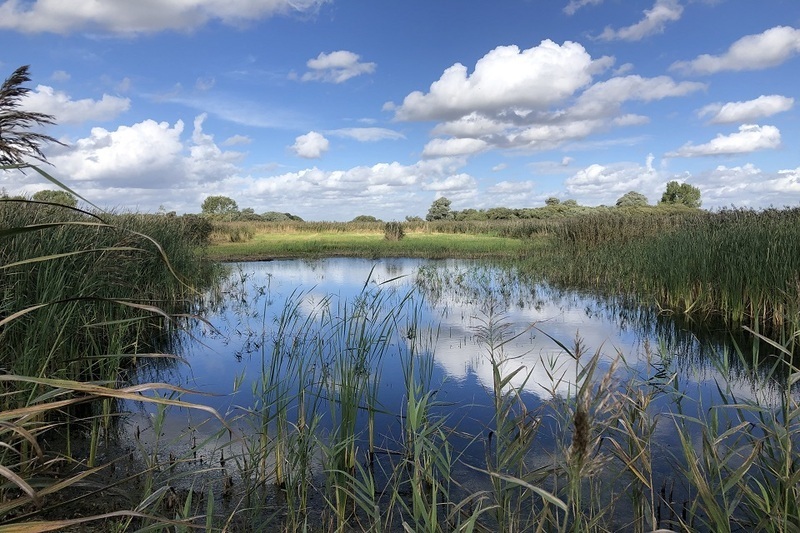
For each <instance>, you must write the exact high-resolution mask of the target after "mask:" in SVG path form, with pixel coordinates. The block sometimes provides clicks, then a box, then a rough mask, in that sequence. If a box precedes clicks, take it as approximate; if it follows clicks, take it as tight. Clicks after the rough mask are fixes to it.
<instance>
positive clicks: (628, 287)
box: [534, 208, 800, 338]
mask: <svg viewBox="0 0 800 533" xmlns="http://www.w3.org/2000/svg"><path fill="white" fill-rule="evenodd" d="M798 222H800V209H796V208H795V209H781V210H778V209H767V210H763V211H752V210H723V211H720V212H715V213H709V212H698V211H692V210H687V211H686V212H685V213H675V214H670V215H649V216H642V215H640V214H626V213H615V214H605V215H602V216H599V215H598V216H596V217H593V216H585V217H581V218H580V219H573V220H569V221H566V222H565V223H564V225H563V226H562V228H561V230H560V231H559V233H558V238H557V239H556V240H555V241H554V243H553V249H552V250H551V252H550V253H548V254H545V256H544V257H545V259H544V260H542V261H539V265H537V266H534V270H536V269H539V271H540V272H544V274H545V275H546V276H547V277H548V279H550V280H552V281H554V282H556V283H559V284H564V285H567V286H582V287H593V288H595V289H599V290H600V291H602V292H606V293H609V294H614V293H622V294H628V295H632V296H633V295H635V296H636V297H637V298H638V299H639V300H640V301H645V302H647V301H652V302H655V303H658V304H659V305H661V306H662V307H663V308H664V309H667V310H670V311H674V312H679V313H685V314H687V315H690V316H694V317H697V318H699V319H700V320H703V319H706V318H708V317H712V316H717V317H721V318H723V319H724V320H726V321H729V323H732V324H745V325H748V326H750V327H751V328H754V329H757V330H758V331H765V332H767V333H769V334H773V332H774V334H775V335H777V337H778V338H780V336H781V335H782V334H783V335H788V334H790V333H791V332H792V331H794V330H795V329H796V326H798V323H799V322H800V315H798V312H800V224H798ZM542 265H544V266H542ZM781 331H783V333H781Z"/></svg>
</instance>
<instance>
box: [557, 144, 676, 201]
mask: <svg viewBox="0 0 800 533" xmlns="http://www.w3.org/2000/svg"><path fill="white" fill-rule="evenodd" d="M660 181H661V180H660V175H659V172H658V171H657V170H655V169H654V168H653V156H652V155H649V156H648V157H647V160H646V161H645V164H644V165H641V164H637V163H627V162H621V163H615V164H611V165H599V164H593V165H589V166H588V167H586V168H583V169H581V170H579V171H578V172H576V173H575V174H574V175H573V176H571V177H569V178H567V180H566V181H565V185H566V189H567V192H568V193H569V195H570V196H573V197H575V199H576V200H577V201H578V203H580V204H582V205H614V203H615V202H616V201H617V200H618V199H619V197H620V196H622V195H623V194H625V193H627V192H628V191H637V192H640V193H642V194H644V195H645V196H648V197H653V196H654V195H655V194H656V192H657V188H658V185H659V184H660Z"/></svg>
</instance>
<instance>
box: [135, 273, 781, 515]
mask: <svg viewBox="0 0 800 533" xmlns="http://www.w3.org/2000/svg"><path fill="white" fill-rule="evenodd" d="M228 268H229V273H228V275H227V277H226V279H225V280H224V282H223V283H222V284H221V285H220V286H219V287H218V288H217V289H216V290H215V291H212V292H211V293H209V294H207V295H206V296H205V299H204V302H203V310H202V313H201V314H202V317H203V320H201V321H197V322H196V323H195V324H194V325H193V326H192V327H191V328H190V329H189V330H188V331H187V332H185V333H184V334H183V336H182V338H181V340H180V342H179V343H178V346H180V347H181V353H180V354H179V355H180V356H181V357H182V358H183V359H184V360H185V361H186V362H187V364H185V365H183V364H179V365H168V366H167V367H166V368H165V367H164V365H163V364H162V365H159V366H158V367H156V366H153V367H150V368H149V369H146V370H145V371H143V372H142V375H141V376H140V377H139V379H141V380H150V379H155V378H157V379H158V380H166V381H169V382H170V383H173V384H177V385H180V386H182V387H184V388H186V389H191V390H192V391H198V392H201V393H202V394H197V393H185V394H183V395H181V396H180V400H182V401H186V402H196V403H199V404H203V405H208V406H212V407H214V408H215V409H216V410H217V411H218V412H219V413H221V414H222V415H223V416H224V418H225V419H226V421H227V424H228V429H224V430H222V431H220V428H221V427H222V426H221V424H220V423H219V422H218V421H216V420H214V419H213V418H210V417H209V416H208V414H207V413H206V412H203V411H196V410H192V409H175V410H168V411H163V412H162V411H159V412H155V411H152V410H150V411H148V410H147V409H146V408H142V409H144V410H143V411H141V413H140V416H138V417H136V416H135V417H133V418H132V419H131V424H130V428H131V432H132V434H133V433H135V439H136V440H137V442H141V443H142V446H143V447H145V448H148V449H152V448H155V447H158V448H159V451H158V455H159V457H160V458H161V460H165V458H166V456H167V455H168V456H169V458H170V462H171V463H174V462H178V463H180V464H181V465H182V466H183V467H184V472H185V473H187V474H186V476H185V478H184V480H186V479H191V484H193V485H194V484H196V483H197V480H198V479H199V478H198V476H197V475H196V472H197V471H198V470H202V471H203V472H204V475H205V478H204V479H205V481H206V482H208V483H209V484H211V485H213V484H215V483H216V484H217V485H218V487H217V488H216V489H214V490H217V491H218V492H219V494H223V495H225V496H228V497H230V495H231V494H232V493H235V494H239V495H240V496H239V497H240V498H241V500H240V501H246V502H247V506H246V507H247V508H249V509H253V508H261V511H263V512H266V511H265V509H264V508H265V507H274V508H275V509H278V510H279V512H278V513H277V518H275V519H276V520H277V521H278V522H280V523H281V524H282V525H283V526H284V527H287V528H289V529H292V528H295V527H300V525H302V524H307V523H308V522H307V521H308V520H311V522H312V523H321V521H325V520H328V521H329V523H333V522H336V523H337V524H338V523H339V522H340V521H341V522H348V523H350V522H352V520H353V519H354V517H355V519H356V520H357V521H358V523H359V524H363V523H374V522H373V521H378V522H381V523H384V524H388V523H393V526H394V527H398V526H399V525H400V524H402V523H403V522H406V523H407V524H416V527H418V528H419V527H421V525H420V524H422V523H425V524H428V521H430V520H434V519H442V520H444V519H447V520H449V521H451V522H452V521H454V520H455V521H456V522H458V521H461V520H464V521H466V520H468V517H469V516H471V515H470V513H474V514H475V516H476V517H478V518H477V519H476V523H484V522H485V523H486V524H489V525H486V526H485V527H489V528H494V527H497V528H500V529H505V528H510V527H511V526H512V524H511V522H510V521H516V522H514V524H513V525H515V527H525V525H526V524H527V526H530V525H531V524H533V523H536V524H538V523H540V522H537V520H544V518H542V516H549V515H547V513H546V512H545V511H546V510H547V508H548V505H553V506H555V508H556V509H557V512H564V513H565V514H569V512H570V511H568V510H570V509H571V513H572V514H571V515H570V518H569V520H577V519H578V518H577V516H578V515H579V514H580V513H583V512H584V511H582V510H575V509H573V508H572V507H571V506H572V505H573V504H575V496H576V493H574V490H577V491H578V492H580V491H586V492H587V494H589V495H590V496H588V497H586V501H584V502H583V503H581V504H580V505H578V506H577V507H576V509H577V508H581V509H582V508H585V507H586V506H587V505H588V506H589V507H591V508H602V509H603V510H604V513H599V514H600V515H603V514H605V515H606V516H605V517H604V518H602V520H605V521H607V523H609V524H613V523H616V524H618V523H621V522H624V523H632V522H633V521H636V520H639V521H642V523H645V522H646V523H649V524H650V525H651V526H652V527H658V526H659V524H661V525H664V524H667V525H669V524H673V525H674V524H675V523H678V522H680V521H681V520H683V521H685V522H686V523H689V522H690V521H691V520H697V521H703V520H706V519H707V515H708V513H709V511H708V510H706V509H702V510H698V509H697V508H695V507H693V506H692V505H691V504H690V503H688V502H690V501H692V498H693V489H692V483H691V482H689V481H687V480H685V479H684V476H683V475H682V474H680V473H679V470H681V469H682V468H684V465H685V464H686V463H687V461H691V457H693V456H691V455H690V454H691V453H694V452H692V450H690V449H692V448H693V449H695V450H700V449H701V448H702V440H703V438H704V433H703V431H704V429H703V427H704V426H703V424H702V423H700V422H702V421H705V418H704V417H705V416H708V414H709V413H712V412H714V413H716V411H714V407H713V406H716V405H720V404H722V405H725V404H726V403H728V404H736V403H742V402H752V403H753V404H755V405H759V406H765V408H770V409H771V408H772V406H775V405H778V404H779V403H780V402H781V399H782V398H783V397H785V395H782V392H781V388H780V386H779V383H778V382H779V381H780V380H778V382H772V381H770V380H769V379H766V378H763V377H759V376H758V375H757V373H756V372H753V371H752V370H750V368H749V367H748V364H747V363H748V361H750V360H751V359H752V358H753V357H759V354H758V353H756V349H754V348H748V349H747V350H743V349H742V348H741V343H740V346H739V352H744V353H746V354H747V355H744V354H743V353H738V354H737V351H736V350H734V349H733V347H732V346H731V339H732V337H731V336H730V335H729V334H728V333H727V332H725V331H724V330H720V331H716V332H714V331H705V332H702V333H699V332H698V331H697V330H695V331H692V330H691V329H689V328H687V326H686V325H685V324H680V323H678V322H676V321H675V320H674V319H673V318H672V317H670V316H669V315H668V314H665V313H659V312H658V310H657V309H654V308H649V307H642V306H634V305H631V304H629V303H627V302H624V301H621V300H616V301H615V300H609V299H603V298H599V297H597V296H593V295H591V294H588V293H580V292H577V291H569V290H559V289H556V288H554V287H551V286H548V285H547V284H545V283H538V282H533V281H529V280H526V279H525V278H524V277H523V276H521V275H520V274H519V273H518V272H517V271H516V270H515V269H514V268H513V267H509V266H505V267H501V266H494V265H492V264H488V263H483V262H472V261H462V260H446V261H425V260H410V259H386V260H377V261H374V260H365V259H350V258H332V259H325V260H319V261H300V260H291V261H270V262H260V263H242V264H230V265H228ZM773 377H774V376H773ZM714 416H716V415H714ZM742 416H745V417H746V416H747V415H742ZM734 419H735V417H734ZM695 421H697V422H698V423H697V424H693V422H695ZM737 423H738V422H737V420H733V419H732V420H731V421H729V422H727V425H725V423H720V426H719V428H722V429H719V428H717V429H719V431H720V433H722V432H723V431H724V428H727V427H735V426H736V424H737ZM679 427H682V428H684V431H678V430H676V428H679ZM581 435H582V437H581ZM581 438H582V439H583V441H581ZM726 446H727V445H726ZM740 447H744V444H742V446H740ZM731 448H732V449H733V448H735V446H732V447H731ZM726 449H727V448H726ZM737 449H738V448H737ZM701 451H702V450H701ZM698 453H700V452H698ZM198 457H199V458H198ZM737 457H739V456H738V455H737ZM181 461H182V462H181ZM197 461H202V465H204V468H202V469H201V468H199V467H198V465H197ZM732 462H736V463H741V462H742V459H741V457H739V458H738V459H736V460H734V461H732ZM211 465H213V469H212V468H211ZM575 465H577V467H576V466H575ZM206 466H208V467H209V468H205V467H206ZM575 468H577V470H575ZM570 469H572V470H570ZM193 470H194V471H195V474H192V475H191V476H190V475H189V474H188V473H190V472H192V471H193ZM171 472H172V478H171V481H170V482H171V483H176V481H175V479H177V478H178V477H180V476H178V475H176V474H175V473H174V471H172V470H171ZM570 472H572V474H570ZM576 472H577V474H576ZM571 475H572V476H573V477H574V476H575V475H577V477H578V481H577V489H575V487H574V485H573V484H572V483H571V482H570V476H571ZM572 481H573V482H574V479H573V480H572ZM532 485H535V487H537V488H536V489H534V488H532V487H531V486H532ZM195 486H196V485H195ZM569 486H573V489H570V490H573V492H570V490H567V489H566V487H569ZM232 487H235V488H236V489H235V490H234V489H233V488H232ZM270 490H271V491H272V492H269V491H270ZM259 491H260V492H259ZM265 491H267V492H268V493H269V494H270V495H269V496H265V494H266V493H267V492H265ZM420 491H421V492H423V493H424V494H426V495H427V496H425V497H421V496H419V494H417V492H420ZM255 494H261V496H259V498H260V500H258V501H260V502H261V504H259V505H254V504H253V501H251V498H255V496H254V495H255ZM534 496H535V497H534ZM550 496H552V497H553V498H554V499H553V500H552V501H551V500H549V499H548V497H550ZM578 500H580V498H578ZM265 501H270V502H271V503H270V504H268V505H267V504H265V503H264V502H265ZM566 501H568V503H567V504H564V502H566ZM348 502H349V503H348ZM437 502H438V503H437ZM443 502H444V503H443ZM448 502H449V503H448ZM559 504H564V505H565V507H564V509H563V510H562V508H561V507H560V506H559ZM237 505H242V504H241V503H240V504H237ZM393 509H394V510H393ZM426 509H427V511H426ZM431 509H433V511H431ZM454 509H456V510H457V512H455V511H454ZM687 509H688V511H687ZM270 512H271V511H270ZM426 512H427V514H426ZM557 512H556V514H557ZM587 512H588V511H587ZM592 512H596V511H592ZM454 513H455V514H454ZM543 513H544V514H543ZM687 513H688V515H689V516H688V518H687ZM551 514H552V513H551ZM373 515H374V516H373ZM393 515H394V518H393ZM439 515H441V516H439ZM656 515H658V516H656ZM270 516H273V517H274V516H275V515H270ZM523 516H524V517H527V518H522V517H523ZM309 517H312V518H309ZM431 517H433V518H431ZM437 517H438V518H437ZM512 517H513V518H512ZM251 518H252V517H251ZM564 520H567V519H566V518H564Z"/></svg>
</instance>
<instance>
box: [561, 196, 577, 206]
mask: <svg viewBox="0 0 800 533" xmlns="http://www.w3.org/2000/svg"><path fill="white" fill-rule="evenodd" d="M561 205H565V206H567V207H578V201H577V200H573V199H572V198H570V199H569V200H564V201H563V202H561Z"/></svg>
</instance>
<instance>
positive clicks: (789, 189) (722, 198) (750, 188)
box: [692, 163, 800, 207]
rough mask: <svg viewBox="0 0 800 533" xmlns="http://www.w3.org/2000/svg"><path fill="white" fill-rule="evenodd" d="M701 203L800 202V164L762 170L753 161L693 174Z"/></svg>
mask: <svg viewBox="0 0 800 533" xmlns="http://www.w3.org/2000/svg"><path fill="white" fill-rule="evenodd" d="M692 183H694V184H695V185H697V186H698V187H699V188H700V190H701V192H702V197H703V206H707V207H726V206H730V205H736V206H739V207H767V206H770V205H771V206H775V207H784V206H785V205H796V204H797V203H798V202H800V167H799V168H795V169H785V170H778V171H777V172H764V171H762V170H761V169H759V168H758V167H756V166H755V165H753V164H752V163H748V164H745V165H741V166H735V167H726V166H724V165H720V166H717V167H716V168H714V169H713V170H710V171H706V172H701V173H698V174H696V175H695V176H693V180H692Z"/></svg>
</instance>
